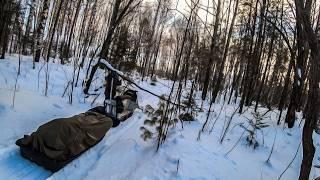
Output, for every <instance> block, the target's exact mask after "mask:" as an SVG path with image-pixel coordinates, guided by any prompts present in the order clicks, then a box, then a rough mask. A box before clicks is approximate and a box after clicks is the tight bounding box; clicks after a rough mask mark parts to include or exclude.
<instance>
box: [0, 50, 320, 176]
mask: <svg viewBox="0 0 320 180" xmlns="http://www.w3.org/2000/svg"><path fill="white" fill-rule="evenodd" d="M42 66H43V64H42V63H39V64H37V66H36V69H35V70H33V69H32V60H31V58H30V57H22V64H21V75H20V76H19V77H18V81H17V91H16V97H15V103H14V104H15V105H14V107H12V105H13V95H14V85H15V80H16V74H17V68H18V59H17V57H16V56H10V57H8V58H7V59H6V60H0V179H46V178H49V179H59V180H60V179H116V180H118V179H130V180H131V179H197V180H198V179H244V180H250V179H252V180H256V179H278V177H279V176H280V175H281V174H282V172H283V171H284V170H285V169H286V167H287V166H288V164H289V163H290V162H291V161H292V159H293V157H294V155H295V153H296V151H297V149H298V147H299V143H300V140H301V127H295V128H293V129H290V130H289V129H286V128H283V127H282V126H277V125H276V117H277V112H271V113H269V114H268V118H270V119H272V120H271V121H269V120H268V121H267V122H269V125H270V126H269V127H267V128H264V129H263V133H260V132H258V134H257V135H258V141H259V143H260V146H258V147H257V148H256V149H255V150H254V149H253V148H252V147H249V146H248V145H247V142H246V135H247V134H246V133H245V134H244V135H243V137H242V138H241V139H240V141H239V143H238V144H237V146H235V147H234V145H235V144H236V143H237V141H238V139H239V138H240V137H241V135H242V133H243V131H244V129H243V128H241V127H240V126H237V125H238V124H239V123H244V125H246V124H247V118H249V119H252V114H251V113H250V112H251V111H252V109H250V108H249V109H248V110H247V111H246V112H245V113H244V114H243V115H239V114H235V116H234V117H233V121H232V123H231V125H230V127H231V128H230V131H229V132H228V133H227V135H226V138H225V140H224V141H223V143H222V144H221V143H220V142H219V139H220V136H221V132H222V130H223V128H224V123H225V122H226V121H227V120H229V119H230V116H231V115H232V113H233V112H234V111H235V110H236V108H237V106H236V105H223V104H215V105H214V108H213V109H214V110H215V112H214V113H212V114H213V115H212V117H211V118H212V119H213V120H215V119H217V122H216V124H215V126H214V128H213V131H212V133H211V134H209V133H208V132H205V133H203V134H202V135H201V138H200V140H199V141H198V140H197V137H198V132H199V130H200V129H201V127H202V125H203V123H204V121H205V119H206V113H198V116H197V117H196V121H194V122H191V123H185V125H184V129H182V128H181V126H180V125H178V126H176V128H175V129H172V130H171V132H170V136H169V138H168V140H167V141H166V143H165V144H164V145H163V146H162V147H161V149H160V150H159V151H158V152H155V149H156V148H155V143H154V141H152V140H151V141H143V140H142V139H141V137H140V135H141V131H140V127H141V126H142V125H143V122H144V120H145V119H146V115H145V114H144V113H143V112H142V111H141V110H136V112H135V113H134V115H133V116H132V117H131V118H130V119H128V120H127V121H126V122H124V123H122V124H121V125H120V126H118V127H117V128H114V129H111V130H110V131H109V132H108V133H107V135H106V136H105V138H104V139H103V140H102V141H101V142H100V143H99V144H97V145H96V146H94V147H93V148H91V149H89V150H88V151H87V152H85V153H84V154H82V155H81V156H80V157H79V158H77V159H76V160H74V161H73V162H71V163H70V164H68V165H67V166H66V167H65V168H63V169H62V170H60V171H59V172H57V173H55V174H52V173H50V172H48V171H46V170H44V169H43V168H41V167H38V166H37V165H35V164H33V163H31V162H29V161H28V160H25V159H23V158H22V157H21V156H20V154H19V149H18V147H17V146H16V145H15V144H14V143H15V140H16V139H18V138H20V137H22V136H23V135H24V134H29V133H31V132H33V131H35V130H36V129H37V127H39V126H40V125H41V124H43V123H45V122H48V121H50V120H51V119H54V118H59V117H66V116H71V115H74V114H77V113H80V112H84V111H86V110H88V109H89V108H90V107H91V102H92V99H90V100H86V101H85V100H84V95H83V94H82V91H81V82H80V83H79V84H80V85H79V87H78V88H75V92H74V95H73V97H74V101H73V104H72V105H70V104H69V103H68V95H69V91H68V90H67V92H66V93H65V95H64V97H62V95H63V94H64V91H65V89H66V87H67V84H68V82H69V81H70V80H71V78H72V73H73V68H72V67H71V66H67V65H65V66H61V65H58V64H54V63H50V65H49V72H50V76H49V77H50V79H49V91H48V97H46V96H44V88H45V66H43V67H42ZM40 69H41V71H40V73H39V70H40ZM84 74H85V72H81V73H80V80H82V79H83V77H84ZM38 77H39V78H38ZM139 84H140V85H141V86H142V87H144V88H146V89H148V90H151V91H152V92H155V93H157V94H159V95H161V94H168V92H169V91H170V89H169V85H170V84H171V82H169V81H166V80H161V79H160V80H159V82H158V83H157V85H156V86H152V85H150V83H148V82H139ZM96 86H98V84H96ZM138 96H139V97H138V98H139V99H138V100H139V105H140V106H141V107H144V106H145V105H147V104H150V105H151V106H153V107H156V106H157V104H158V99H157V98H156V97H154V96H152V95H150V94H148V93H146V92H143V91H140V90H139V91H138ZM102 101H103V97H102V96H101V97H99V98H98V100H97V101H96V104H99V103H101V102H102ZM204 108H208V104H207V103H205V104H204ZM221 109H222V111H221V113H220V115H219V116H218V114H219V112H220V110H221ZM265 111H266V110H265V109H262V108H261V112H265ZM271 122H272V123H271ZM262 134H263V135H262ZM275 137H276V138H275ZM274 139H275V144H274V149H273V153H272V155H271V158H270V162H269V163H266V160H267V158H268V156H269V154H270V152H271V149H272V144H273V142H274ZM314 139H315V145H316V148H317V152H316V155H315V159H314V165H319V164H320V152H319V149H320V142H319V136H318V135H316V134H315V135H314ZM233 147H234V149H233V150H232V151H231V152H230V153H228V154H227V155H226V153H227V152H228V151H229V150H230V149H232V148H233ZM301 160H302V148H301V147H300V149H299V152H298V154H297V157H296V158H295V159H294V161H293V162H292V164H291V165H290V167H289V169H288V170H287V171H286V172H285V173H284V174H283V175H282V177H281V179H288V180H291V179H297V177H298V175H299V170H300V163H301ZM319 175H320V169H316V168H312V172H311V179H314V178H315V177H317V176H319Z"/></svg>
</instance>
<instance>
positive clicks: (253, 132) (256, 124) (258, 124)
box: [240, 111, 269, 149]
mask: <svg viewBox="0 0 320 180" xmlns="http://www.w3.org/2000/svg"><path fill="white" fill-rule="evenodd" d="M266 114H267V113H264V114H261V113H260V112H259V111H257V112H253V113H252V116H253V118H252V119H249V118H247V119H248V123H249V127H245V126H244V125H240V126H241V127H242V128H243V129H245V131H246V132H247V133H248V135H247V138H246V140H247V142H248V145H249V146H252V147H253V149H256V148H257V147H258V146H259V142H258V138H257V132H258V131H260V132H261V134H262V135H263V128H266V127H269V125H268V124H267V123H266V122H265V118H266Z"/></svg>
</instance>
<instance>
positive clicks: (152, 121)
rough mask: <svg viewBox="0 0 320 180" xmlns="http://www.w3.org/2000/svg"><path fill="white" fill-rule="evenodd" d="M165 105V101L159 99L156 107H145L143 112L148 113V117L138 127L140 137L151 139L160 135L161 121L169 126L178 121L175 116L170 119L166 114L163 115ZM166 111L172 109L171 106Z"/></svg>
mask: <svg viewBox="0 0 320 180" xmlns="http://www.w3.org/2000/svg"><path fill="white" fill-rule="evenodd" d="M165 105H166V103H165V102H164V101H160V102H159V105H158V109H154V108H152V107H151V106H150V105H147V106H146V107H145V113H146V114H147V115H148V118H147V119H146V120H145V121H144V126H142V127H140V130H141V131H142V134H141V138H142V139H143V140H144V141H147V140H149V139H153V138H155V137H157V136H159V135H160V131H161V121H162V122H163V123H164V124H166V125H168V126H169V127H173V126H175V124H176V123H178V119H177V118H172V119H171V118H169V117H168V116H164V114H165V112H164V111H165ZM168 111H169V112H170V111H173V108H170V109H169V110H168ZM168 114H170V113H168ZM162 125H163V124H162Z"/></svg>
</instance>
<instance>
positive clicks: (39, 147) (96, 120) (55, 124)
mask: <svg viewBox="0 0 320 180" xmlns="http://www.w3.org/2000/svg"><path fill="white" fill-rule="evenodd" d="M115 99H116V113H117V114H116V116H113V115H111V114H108V113H106V106H104V107H103V106H99V107H96V108H93V109H91V110H89V111H87V112H85V113H81V114H79V115H75V116H73V117H69V118H61V119H55V120H52V121H50V122H48V123H46V124H44V125H42V126H40V127H39V128H38V129H37V131H36V132H33V133H32V134H31V135H25V136H24V137H23V138H21V139H18V140H17V141H16V145H18V146H19V147H20V151H21V155H22V156H23V157H25V158H27V159H29V160H31V161H32V162H35V163H36V164H38V165H40V166H42V167H44V168H45V169H48V170H50V171H52V172H56V171H59V170H60V169H61V168H63V167H64V166H65V165H67V164H68V163H70V162H71V161H72V160H74V159H75V158H77V157H78V156H80V155H81V154H82V153H84V152H85V151H86V150H88V149H90V148H91V147H93V146H94V145H96V144H97V143H99V142H100V141H101V140H102V139H103V137H104V136H105V134H106V133H107V132H108V130H109V129H110V128H111V127H116V126H118V125H119V124H120V122H121V121H124V120H126V119H128V118H129V117H130V116H131V115H132V113H133V111H134V109H135V108H137V95H136V92H135V91H130V90H129V91H126V92H125V93H124V94H123V95H122V96H118V97H116V98H115Z"/></svg>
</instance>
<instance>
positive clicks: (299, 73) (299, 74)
mask: <svg viewBox="0 0 320 180" xmlns="http://www.w3.org/2000/svg"><path fill="white" fill-rule="evenodd" d="M301 74H302V73H301V69H300V68H298V76H299V78H300V79H301V77H302V76H301Z"/></svg>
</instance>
